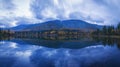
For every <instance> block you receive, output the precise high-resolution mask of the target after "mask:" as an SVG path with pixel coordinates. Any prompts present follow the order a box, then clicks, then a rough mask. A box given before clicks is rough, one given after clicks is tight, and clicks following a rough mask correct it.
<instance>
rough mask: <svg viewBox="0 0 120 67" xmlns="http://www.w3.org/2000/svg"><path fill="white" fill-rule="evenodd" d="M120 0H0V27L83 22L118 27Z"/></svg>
mask: <svg viewBox="0 0 120 67" xmlns="http://www.w3.org/2000/svg"><path fill="white" fill-rule="evenodd" d="M119 3H120V0H0V27H13V26H17V25H20V24H34V23H41V22H44V21H48V20H56V19H59V20H68V19H80V20H84V21H87V22H89V23H93V24H100V25H116V24H117V23H118V22H119V21H120V19H119V17H120V7H119Z"/></svg>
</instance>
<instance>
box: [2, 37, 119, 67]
mask: <svg viewBox="0 0 120 67" xmlns="http://www.w3.org/2000/svg"><path fill="white" fill-rule="evenodd" d="M0 67H120V39H112V38H84V39H80V40H41V39H10V40H1V41H0Z"/></svg>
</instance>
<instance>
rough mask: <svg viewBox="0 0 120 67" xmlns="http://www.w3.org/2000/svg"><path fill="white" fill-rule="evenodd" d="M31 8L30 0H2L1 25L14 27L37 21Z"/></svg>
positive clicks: (0, 5) (0, 0) (0, 8)
mask: <svg viewBox="0 0 120 67" xmlns="http://www.w3.org/2000/svg"><path fill="white" fill-rule="evenodd" d="M29 8H30V0H20V1H18V0H0V27H13V26H17V25H20V24H30V23H31V22H32V21H35V20H36V19H35V18H33V17H32V14H31V11H30V10H29ZM29 21H30V22H29ZM36 21H37V20H36ZM33 23H35V22H33ZM33 23H32V24H33ZM36 23H37V22H36Z"/></svg>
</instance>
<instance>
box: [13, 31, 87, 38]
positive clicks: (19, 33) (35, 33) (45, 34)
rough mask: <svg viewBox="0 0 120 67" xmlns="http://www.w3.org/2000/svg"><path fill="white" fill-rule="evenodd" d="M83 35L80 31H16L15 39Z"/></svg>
mask: <svg viewBox="0 0 120 67" xmlns="http://www.w3.org/2000/svg"><path fill="white" fill-rule="evenodd" d="M83 35H85V33H84V32H83V31H81V30H70V29H62V30H43V31H17V32H15V34H14V36H16V37H58V36H72V37H73V36H83Z"/></svg>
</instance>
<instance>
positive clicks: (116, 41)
mask: <svg viewBox="0 0 120 67" xmlns="http://www.w3.org/2000/svg"><path fill="white" fill-rule="evenodd" d="M93 40H95V41H97V42H101V43H102V44H103V45H105V46H106V45H109V46H115V45H116V46H117V47H118V48H119V49H120V38H112V37H93Z"/></svg>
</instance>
